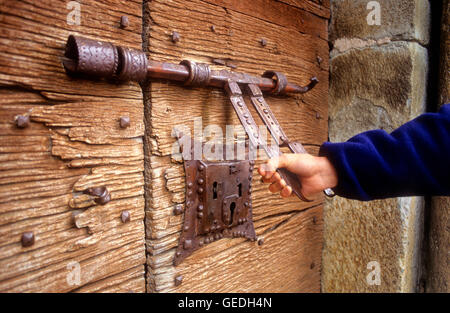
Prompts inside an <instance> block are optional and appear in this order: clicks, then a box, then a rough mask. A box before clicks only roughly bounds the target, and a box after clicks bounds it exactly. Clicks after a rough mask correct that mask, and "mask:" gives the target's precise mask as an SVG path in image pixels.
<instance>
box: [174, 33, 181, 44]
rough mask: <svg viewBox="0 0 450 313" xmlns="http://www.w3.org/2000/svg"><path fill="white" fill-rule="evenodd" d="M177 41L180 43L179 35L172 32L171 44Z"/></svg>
mask: <svg viewBox="0 0 450 313" xmlns="http://www.w3.org/2000/svg"><path fill="white" fill-rule="evenodd" d="M178 41H180V34H179V33H177V32H173V33H172V42H173V43H177V42H178Z"/></svg>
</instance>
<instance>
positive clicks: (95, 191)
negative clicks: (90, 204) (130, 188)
mask: <svg viewBox="0 0 450 313" xmlns="http://www.w3.org/2000/svg"><path fill="white" fill-rule="evenodd" d="M84 193H85V194H87V195H90V196H93V197H94V201H95V203H97V204H100V205H104V204H106V203H108V202H109V201H111V194H110V193H109V191H108V189H107V188H106V187H105V186H101V187H91V188H87V189H86V190H85V191H84Z"/></svg>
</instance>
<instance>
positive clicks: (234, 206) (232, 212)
mask: <svg viewBox="0 0 450 313" xmlns="http://www.w3.org/2000/svg"><path fill="white" fill-rule="evenodd" d="M234 209H236V202H231V204H230V222H229V223H228V225H231V224H233V216H234Z"/></svg>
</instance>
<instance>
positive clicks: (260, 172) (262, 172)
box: [258, 164, 266, 177]
mask: <svg viewBox="0 0 450 313" xmlns="http://www.w3.org/2000/svg"><path fill="white" fill-rule="evenodd" d="M263 165H264V164H262V165H261V166H260V167H258V173H259V175H261V176H263V177H264V176H265V175H266V171H265V170H264V168H263V167H264V166H263Z"/></svg>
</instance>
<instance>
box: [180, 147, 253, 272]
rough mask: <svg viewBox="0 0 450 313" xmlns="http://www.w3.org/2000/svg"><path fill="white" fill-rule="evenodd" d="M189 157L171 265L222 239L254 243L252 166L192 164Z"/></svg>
mask: <svg viewBox="0 0 450 313" xmlns="http://www.w3.org/2000/svg"><path fill="white" fill-rule="evenodd" d="M194 146H195V144H193V145H192V147H194ZM225 150H226V147H224V151H225ZM190 153H191V155H190V156H191V158H190V160H185V161H184V168H185V177H186V202H185V205H186V208H185V213H184V224H183V228H182V232H181V236H180V241H179V244H178V248H177V251H176V253H175V257H174V260H173V264H174V265H178V264H180V262H181V261H182V260H184V259H185V258H186V257H188V256H189V255H190V254H192V253H193V252H194V251H195V250H197V249H199V248H201V247H202V246H204V245H206V244H209V243H211V242H214V241H217V240H220V239H222V238H224V237H227V238H234V237H244V238H247V239H250V240H256V234H255V229H254V226H253V216H252V200H251V184H252V171H253V166H254V162H253V161H250V160H248V159H247V160H239V161H206V160H193V151H191V152H190ZM183 154H184V155H186V154H185V153H183ZM174 213H178V212H174Z"/></svg>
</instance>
